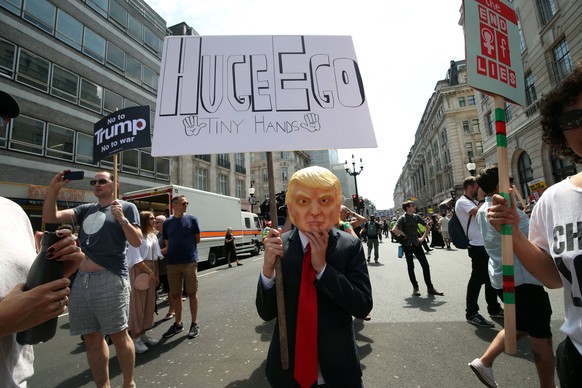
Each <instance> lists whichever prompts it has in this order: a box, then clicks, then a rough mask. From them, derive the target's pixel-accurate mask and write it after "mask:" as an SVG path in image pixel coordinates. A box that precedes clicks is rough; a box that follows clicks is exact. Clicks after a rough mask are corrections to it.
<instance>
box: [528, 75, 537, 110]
mask: <svg viewBox="0 0 582 388" xmlns="http://www.w3.org/2000/svg"><path fill="white" fill-rule="evenodd" d="M525 98H526V103H527V106H530V105H531V104H533V103H534V102H536V101H537V99H538V95H537V93H536V87H535V84H534V77H533V74H532V73H531V71H530V72H529V73H527V74H526V75H525Z"/></svg>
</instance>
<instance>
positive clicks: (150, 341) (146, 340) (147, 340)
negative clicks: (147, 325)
mask: <svg viewBox="0 0 582 388" xmlns="http://www.w3.org/2000/svg"><path fill="white" fill-rule="evenodd" d="M139 339H140V340H141V342H142V343H144V344H145V345H146V346H156V345H157V344H158V343H159V342H160V340H157V339H153V338H152V337H148V336H147V335H145V334H144V335H142V336H140V337H139Z"/></svg>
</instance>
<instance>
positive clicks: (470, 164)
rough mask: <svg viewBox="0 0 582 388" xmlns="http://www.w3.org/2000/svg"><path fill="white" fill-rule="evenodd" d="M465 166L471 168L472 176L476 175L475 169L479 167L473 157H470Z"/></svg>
mask: <svg viewBox="0 0 582 388" xmlns="http://www.w3.org/2000/svg"><path fill="white" fill-rule="evenodd" d="M465 167H467V170H469V173H470V174H471V176H475V175H476V174H475V169H476V168H477V165H476V164H475V163H473V161H472V160H471V158H469V163H467V164H466V165H465Z"/></svg>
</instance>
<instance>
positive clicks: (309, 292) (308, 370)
mask: <svg viewBox="0 0 582 388" xmlns="http://www.w3.org/2000/svg"><path fill="white" fill-rule="evenodd" d="M314 282H315V270H314V269H313V266H312V265H311V247H310V245H309V244H307V250H306V251H305V254H304V255H303V270H302V273H301V288H300V289H299V306H298V309H297V331H296V333H295V370H294V373H293V377H295V380H297V382H298V383H299V385H301V387H302V388H305V387H311V386H312V385H313V384H315V382H316V381H317V293H316V291H315V284H314Z"/></svg>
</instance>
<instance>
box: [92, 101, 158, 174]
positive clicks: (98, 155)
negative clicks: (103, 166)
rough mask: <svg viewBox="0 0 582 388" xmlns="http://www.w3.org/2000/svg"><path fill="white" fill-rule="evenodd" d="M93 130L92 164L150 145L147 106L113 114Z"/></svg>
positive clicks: (97, 124) (134, 107) (96, 124)
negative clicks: (122, 152) (119, 153)
mask: <svg viewBox="0 0 582 388" xmlns="http://www.w3.org/2000/svg"><path fill="white" fill-rule="evenodd" d="M93 128H94V134H93V163H97V162H99V161H100V160H102V159H105V158H106V157H108V156H111V155H113V154H116V153H118V152H121V151H125V150H131V149H134V148H147V147H151V145H152V139H151V136H150V132H151V131H150V107H149V105H146V106H133V107H131V108H125V109H122V110H118V111H116V112H113V113H111V114H110V115H109V116H107V117H104V118H103V119H101V120H99V121H98V122H97V123H95V125H94V127H93Z"/></svg>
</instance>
